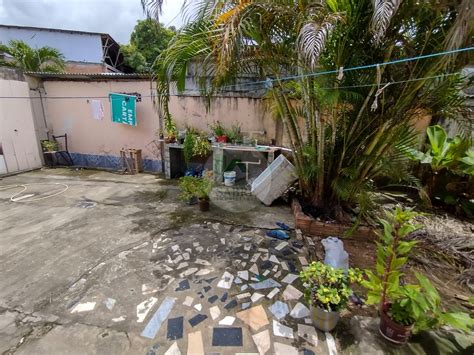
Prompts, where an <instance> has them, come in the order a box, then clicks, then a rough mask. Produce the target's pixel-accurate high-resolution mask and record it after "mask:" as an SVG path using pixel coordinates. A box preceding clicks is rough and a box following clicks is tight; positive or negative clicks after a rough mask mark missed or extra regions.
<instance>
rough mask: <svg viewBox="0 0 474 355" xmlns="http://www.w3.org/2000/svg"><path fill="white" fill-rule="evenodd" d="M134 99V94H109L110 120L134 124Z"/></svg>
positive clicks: (135, 122) (135, 121)
mask: <svg viewBox="0 0 474 355" xmlns="http://www.w3.org/2000/svg"><path fill="white" fill-rule="evenodd" d="M136 99H137V98H136V96H132V95H124V94H109V100H110V105H111V106H112V110H111V112H112V122H117V123H123V124H128V125H130V126H136V125H137V116H136V112H137V111H136V106H137V103H136Z"/></svg>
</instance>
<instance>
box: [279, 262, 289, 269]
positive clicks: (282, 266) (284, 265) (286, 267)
mask: <svg viewBox="0 0 474 355" xmlns="http://www.w3.org/2000/svg"><path fill="white" fill-rule="evenodd" d="M281 268H282V269H283V270H285V271H288V270H289V269H288V264H287V263H286V262H285V261H282V262H281Z"/></svg>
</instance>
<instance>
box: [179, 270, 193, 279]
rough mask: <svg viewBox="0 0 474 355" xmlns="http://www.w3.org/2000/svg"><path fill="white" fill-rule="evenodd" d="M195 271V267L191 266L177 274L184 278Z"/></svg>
mask: <svg viewBox="0 0 474 355" xmlns="http://www.w3.org/2000/svg"><path fill="white" fill-rule="evenodd" d="M196 271H198V268H197V267H191V268H189V269H187V270H185V271H183V272H182V273H181V274H179V277H181V278H184V277H186V276H189V275H192V274H194V273H195V272H196Z"/></svg>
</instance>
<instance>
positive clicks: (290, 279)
mask: <svg viewBox="0 0 474 355" xmlns="http://www.w3.org/2000/svg"><path fill="white" fill-rule="evenodd" d="M298 277H299V276H298V275H295V274H288V275H286V276H285V277H284V278H283V279H282V280H281V282H284V283H286V284H291V283H293V281H295V280H296V279H297V278H298Z"/></svg>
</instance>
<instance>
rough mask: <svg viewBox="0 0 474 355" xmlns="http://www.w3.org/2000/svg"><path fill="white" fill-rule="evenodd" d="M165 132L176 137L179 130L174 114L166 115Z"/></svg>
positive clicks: (171, 136)
mask: <svg viewBox="0 0 474 355" xmlns="http://www.w3.org/2000/svg"><path fill="white" fill-rule="evenodd" d="M164 121H165V132H166V135H167V136H168V137H169V138H176V135H177V133H178V130H177V128H176V123H175V122H174V119H173V116H171V114H168V115H166V116H165V120H164Z"/></svg>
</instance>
